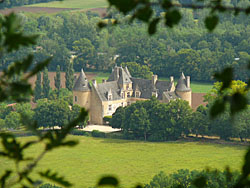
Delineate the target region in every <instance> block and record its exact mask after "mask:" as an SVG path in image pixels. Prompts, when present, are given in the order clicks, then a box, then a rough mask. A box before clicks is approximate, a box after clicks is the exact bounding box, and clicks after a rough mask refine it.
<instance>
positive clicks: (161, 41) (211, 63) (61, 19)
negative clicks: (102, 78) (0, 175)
mask: <svg viewBox="0 0 250 188" xmlns="http://www.w3.org/2000/svg"><path fill="white" fill-rule="evenodd" d="M244 2H245V1H240V2H239V4H240V3H241V4H244ZM247 2H248V1H247ZM247 2H245V3H247ZM195 15H198V19H195V18H194V12H193V11H192V10H182V16H183V19H182V21H181V23H180V25H179V26H178V27H175V28H173V29H166V28H165V27H164V26H162V27H159V29H158V32H157V34H155V35H154V36H152V37H149V36H148V34H147V32H146V27H145V25H144V24H142V23H140V22H135V23H133V24H130V25H126V24H122V25H118V26H116V27H108V28H107V29H104V30H102V31H99V30H98V28H97V27H96V24H97V23H98V21H100V20H101V18H100V17H99V16H98V15H96V14H94V13H91V12H87V13H79V12H74V13H70V12H63V13H58V14H56V15H30V14H29V15H25V14H20V18H21V19H22V21H23V23H24V29H25V31H26V33H27V34H31V33H32V34H33V33H39V34H40V39H39V41H38V45H37V46H34V47H32V48H28V49H22V50H21V51H19V52H16V53H12V54H11V55H9V56H8V57H5V58H4V60H3V62H2V64H1V67H0V68H1V69H3V68H6V67H7V65H9V64H10V63H11V62H12V61H14V60H16V59H19V58H20V57H22V56H24V54H27V53H28V52H31V53H34V55H35V58H36V61H38V60H41V59H45V58H48V57H53V60H52V62H51V63H50V65H49V67H48V68H49V71H55V70H56V66H57V65H60V66H61V69H62V70H63V71H64V70H65V69H66V65H67V64H68V62H69V61H70V59H71V60H72V61H73V63H74V70H75V71H76V72H79V71H80V70H81V68H82V67H83V68H84V69H85V70H86V71H109V72H110V71H111V68H112V67H113V66H114V65H115V64H118V65H120V64H122V63H123V62H125V63H126V62H136V63H138V64H140V65H141V66H143V65H145V66H148V67H149V68H150V70H151V71H152V72H154V73H155V74H158V75H159V76H164V77H169V76H171V75H173V76H175V77H176V76H177V77H178V76H179V75H180V73H181V72H182V71H183V72H185V74H186V75H190V76H191V79H192V80H196V81H212V80H213V74H214V72H216V71H219V70H221V69H222V68H224V67H226V66H229V65H232V66H233V67H234V68H235V70H236V72H235V75H236V77H235V79H240V80H246V78H248V77H249V73H246V72H245V66H246V65H247V62H248V59H249V58H250V54H249V52H250V45H249V44H250V32H249V31H250V20H249V19H248V18H247V17H244V15H239V16H237V17H234V15H231V14H229V15H227V14H226V15H221V16H220V24H219V26H218V27H217V28H216V30H215V31H214V33H208V32H207V30H205V29H204V26H203V19H204V18H205V16H206V11H198V10H196V12H195ZM111 17H112V19H113V18H117V17H122V16H121V15H120V14H117V13H115V12H114V13H113V14H112V16H111ZM125 18H126V17H125ZM125 18H124V19H125ZM121 19H123V18H121ZM105 20H106V21H107V23H110V22H111V19H105Z"/></svg>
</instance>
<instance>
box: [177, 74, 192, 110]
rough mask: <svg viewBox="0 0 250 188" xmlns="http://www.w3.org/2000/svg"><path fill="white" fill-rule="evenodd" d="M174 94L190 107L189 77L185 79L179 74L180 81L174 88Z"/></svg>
mask: <svg viewBox="0 0 250 188" xmlns="http://www.w3.org/2000/svg"><path fill="white" fill-rule="evenodd" d="M175 93H176V94H177V95H178V96H179V97H180V98H181V99H183V100H185V101H188V103H189V105H190V106H191V105H192V91H191V88H190V76H187V78H185V76H184V74H183V73H182V74H181V77H180V79H179V80H178V83H177V85H176V88H175Z"/></svg>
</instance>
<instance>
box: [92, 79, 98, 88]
mask: <svg viewBox="0 0 250 188" xmlns="http://www.w3.org/2000/svg"><path fill="white" fill-rule="evenodd" d="M92 84H93V86H94V87H95V88H96V87H97V82H96V80H92Z"/></svg>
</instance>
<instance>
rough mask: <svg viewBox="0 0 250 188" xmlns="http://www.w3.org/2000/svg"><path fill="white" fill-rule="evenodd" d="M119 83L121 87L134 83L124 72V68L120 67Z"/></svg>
mask: <svg viewBox="0 0 250 188" xmlns="http://www.w3.org/2000/svg"><path fill="white" fill-rule="evenodd" d="M118 83H119V84H120V85H123V84H128V83H132V81H131V80H130V78H129V76H128V74H127V73H126V72H125V71H124V70H123V68H122V67H120V72H119V79H118Z"/></svg>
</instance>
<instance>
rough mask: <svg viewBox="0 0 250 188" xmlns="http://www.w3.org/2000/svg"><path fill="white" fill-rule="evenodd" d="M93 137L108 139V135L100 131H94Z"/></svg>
mask: <svg viewBox="0 0 250 188" xmlns="http://www.w3.org/2000/svg"><path fill="white" fill-rule="evenodd" d="M91 135H92V136H93V137H100V138H106V134H105V133H104V132H100V131H98V130H93V131H92V132H91Z"/></svg>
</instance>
